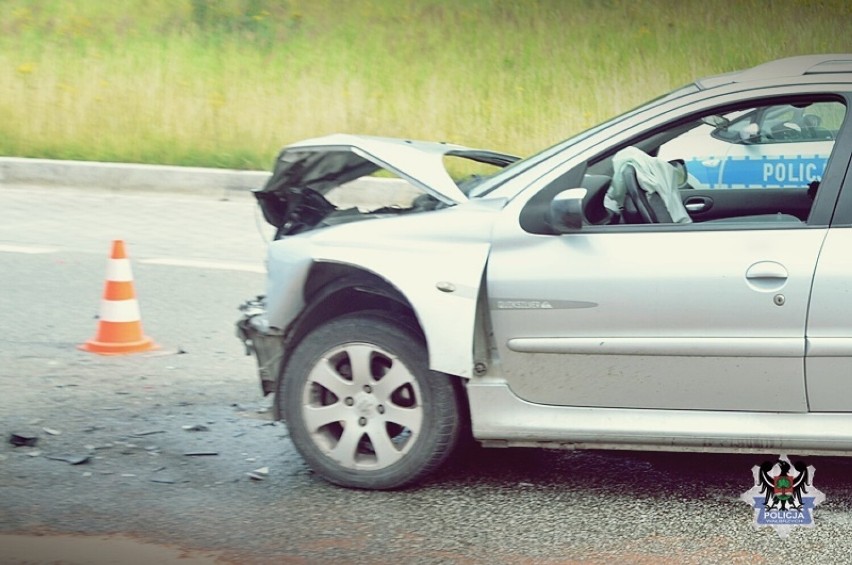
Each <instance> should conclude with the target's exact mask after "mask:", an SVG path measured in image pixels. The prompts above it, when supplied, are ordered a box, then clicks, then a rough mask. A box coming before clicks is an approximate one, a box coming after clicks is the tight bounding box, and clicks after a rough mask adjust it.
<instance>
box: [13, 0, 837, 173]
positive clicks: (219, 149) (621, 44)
mask: <svg viewBox="0 0 852 565" xmlns="http://www.w3.org/2000/svg"><path fill="white" fill-rule="evenodd" d="M850 32H852V7H850V5H849V3H848V2H845V1H839V0H826V1H809V2H804V1H802V2H789V1H788V2H783V1H781V2H779V1H773V2H769V1H757V0H747V1H740V2H722V1H713V0H705V1H701V2H698V1H681V2H668V1H663V0H646V1H641V0H637V1H635V2H629V1H625V2H622V1H616V0H611V1H607V0H601V1H592V0H587V1H580V0H577V1H546V0H537V1H535V0H527V1H520V2H516V1H504V0H456V1H446V0H374V1H360V2H358V1H349V2H342V1H332V0H303V1H302V0H290V1H282V0H222V1H219V2H215V1H213V0H183V1H178V0H122V1H121V2H116V1H114V0H113V1H111V2H108V1H105V0H87V1H85V2H68V1H67V0H62V1H59V0H53V1H51V0H0V154H2V155H16V156H25V157H46V158H59V159H83V160H103V161H123V162H140V163H163V164H178V165H199V166H213V167H231V168H250V169H267V168H268V167H269V165H270V164H271V162H272V160H273V158H274V156H275V154H276V152H277V151H278V149H279V148H280V147H281V146H283V145H285V144H287V143H290V142H292V141H295V140H298V139H303V138H306V137H312V136H318V135H325V134H328V133H332V132H350V133H365V134H373V135H389V136H404V137H413V138H420V139H434V140H448V141H455V142H458V143H463V144H467V145H473V146H480V147H487V148H493V149H499V150H503V151H507V152H511V153H517V154H522V155H523V154H528V153H530V152H532V151H534V150H536V149H539V148H541V147H543V146H546V145H549V144H552V143H554V142H556V141H558V140H560V139H563V138H565V137H567V136H569V135H570V134H572V133H575V132H577V131H580V130H582V129H584V128H586V127H588V126H590V125H592V124H594V123H596V122H599V121H601V120H603V119H605V118H608V117H610V116H612V115H614V114H617V113H620V112H623V111H625V110H627V109H629V108H631V107H633V106H635V105H637V104H639V103H641V102H642V101H644V100H647V99H649V98H651V97H653V96H656V95H659V94H662V93H664V92H666V91H668V90H670V89H672V88H674V87H677V86H680V85H682V84H685V83H687V82H690V81H691V80H692V79H694V78H696V77H698V76H705V75H711V74H717V73H721V72H726V71H731V70H735V69H740V68H743V67H748V66H751V65H755V64H758V63H761V62H763V61H766V60H769V59H775V58H778V57H784V56H791V55H797V54H806V53H820V52H849V51H852V33H850Z"/></svg>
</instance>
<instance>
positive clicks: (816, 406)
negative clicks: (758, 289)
mask: <svg viewBox="0 0 852 565" xmlns="http://www.w3.org/2000/svg"><path fill="white" fill-rule="evenodd" d="M837 145H838V147H845V148H846V153H845V154H844V155H843V158H844V160H845V163H846V164H847V168H846V169H845V170H844V171H843V172H845V173H846V176H845V180H844V183H843V190H842V192H841V194H840V199H839V200H838V204H837V210H836V212H835V214H834V217H833V220H832V227H831V229H830V230H829V234H828V236H827V237H826V240H825V244H824V245H823V248H822V252H821V253H820V257H819V262H818V264H817V269H816V274H815V277H814V286H813V292H812V296H811V307H810V313H809V316H808V327H807V357H806V360H805V376H806V382H807V392H808V402H809V407H810V410H811V411H812V412H852V300H850V297H852V256H850V252H849V250H850V249H852V174H850V172H852V171H850V169H849V162H850V155H849V151H850V149H852V128H849V127H848V126H847V128H846V130H845V131H844V132H843V133H842V134H841V136H839V137H838V139H837ZM838 157H840V155H838ZM835 173H836V174H837V176H838V177H840V172H839V171H838V170H837V169H835ZM825 180H827V179H824V181H823V182H825ZM832 182H833V181H832Z"/></svg>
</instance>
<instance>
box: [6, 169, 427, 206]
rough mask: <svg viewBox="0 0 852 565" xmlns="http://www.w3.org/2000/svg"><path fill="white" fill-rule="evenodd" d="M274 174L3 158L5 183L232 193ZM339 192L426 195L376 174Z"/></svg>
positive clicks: (395, 201)
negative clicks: (377, 176) (378, 176)
mask: <svg viewBox="0 0 852 565" xmlns="http://www.w3.org/2000/svg"><path fill="white" fill-rule="evenodd" d="M270 175H271V173H270V172H264V171H239V170H234V169H209V168H203V167H174V166H161V165H136V164H130V163H101V162H90V161H59V160H51V159H25V158H18V157H0V184H3V185H38V186H57V187H72V188H88V189H94V190H113V191H147V192H152V191H153V192H163V193H168V194H175V193H194V194H199V195H213V196H230V195H234V194H239V193H244V194H248V193H249V191H251V190H253V189H256V188H261V187H262V186H263V185H264V184H265V183H266V181H267V179H269V177H270ZM350 186H351V188H350ZM335 192H338V191H337V190H335V191H333V193H331V194H329V195H328V197H329V199H330V200H331V201H332V202H333V203H335V204H336V205H338V206H340V207H347V206H360V207H365V208H371V207H376V206H387V205H399V206H408V205H409V204H410V202H411V200H412V199H413V198H414V197H415V196H417V195H418V194H420V191H418V190H417V189H415V188H414V187H413V186H411V185H410V184H409V183H407V182H405V181H403V180H401V179H388V178H376V177H365V178H361V179H358V180H356V181H354V182H352V183H349V185H347V189H346V190H345V191H339V193H338V194H335Z"/></svg>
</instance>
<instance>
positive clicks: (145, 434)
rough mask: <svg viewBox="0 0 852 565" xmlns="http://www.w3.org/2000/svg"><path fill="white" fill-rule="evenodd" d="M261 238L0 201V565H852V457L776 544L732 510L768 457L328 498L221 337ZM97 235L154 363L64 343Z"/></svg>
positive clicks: (78, 316) (218, 226)
mask: <svg viewBox="0 0 852 565" xmlns="http://www.w3.org/2000/svg"><path fill="white" fill-rule="evenodd" d="M258 224H259V222H258V218H257V214H256V212H255V210H254V204H253V202H252V201H251V200H250V199H249V198H247V197H234V198H232V199H230V200H220V199H219V198H218V195H217V197H211V198H204V197H199V196H195V197H192V196H182V197H169V198H167V197H164V196H163V195H162V194H159V195H156V196H153V195H145V194H135V195H122V194H115V193H110V192H100V191H77V190H63V189H50V190H48V189H20V188H2V187H0V313H2V316H0V432H2V438H0V439H2V443H1V444H0V563H22V562H30V563H33V562H35V563H46V562H65V563H108V562H116V563H128V562H139V563H146V562H154V561H160V562H165V561H168V560H170V559H171V560H173V561H174V562H176V563H185V564H189V563H214V562H219V563H329V562H335V563H388V564H390V563H471V564H473V563H554V564H555V563H610V562H618V563H642V564H645V563H648V564H650V563H777V562H786V561H795V562H800V563H844V562H850V555H852V480H850V479H849V477H850V472H852V459H843V458H828V457H822V458H811V459H809V460H808V461H809V463H810V464H812V465H814V466H815V468H816V474H815V477H814V486H816V487H817V488H819V489H820V490H821V491H823V492H824V493H825V494H826V501H825V502H824V503H823V504H822V505H820V506H819V507H818V508H817V510H816V527H814V528H812V529H807V530H805V529H797V530H795V531H793V532H792V534H791V535H790V537H789V538H787V539H783V540H782V539H779V537H778V536H777V534H776V533H775V532H774V531H773V530H771V529H769V528H762V529H759V530H758V529H755V528H754V527H753V526H752V523H751V522H752V511H751V510H750V509H749V507H748V506H747V505H745V504H744V503H743V502H741V501H740V500H739V496H740V494H742V493H743V492H744V491H746V490H748V489H749V488H750V487H751V486H752V475H751V467H752V466H753V465H755V464H758V463H760V462H761V461H762V460H763V459H765V458H766V457H767V456H768V455H772V454H766V455H734V456H732V455H709V454H658V453H633V452H610V451H605V452H550V451H542V450H482V449H477V448H468V449H466V450H465V451H464V452H463V453H460V454H458V456H457V457H456V458H455V460H454V461H453V463H452V464H451V465H449V466H448V467H447V468H445V469H444V470H442V471H441V472H440V473H439V474H438V475H436V476H435V477H433V478H431V479H430V480H428V481H427V482H426V483H424V484H423V485H420V486H418V487H416V488H412V489H408V490H405V491H400V492H362V491H350V490H343V489H340V488H337V487H333V486H330V485H328V484H326V483H324V482H322V481H321V480H319V479H317V478H316V477H315V476H314V475H312V474H311V472H310V471H309V470H308V469H307V468H306V467H305V465H304V464H303V463H302V461H301V459H300V458H299V456H298V454H296V453H295V451H294V450H293V447H292V444H291V443H290V440H289V438H288V435H287V431H286V428H285V427H284V426H282V425H280V424H277V423H273V422H271V421H270V419H269V411H268V406H269V403H270V401H269V399H264V398H262V396H261V395H260V391H259V386H258V384H257V381H256V378H255V373H254V365H253V360H252V359H251V358H249V357H245V356H243V352H242V350H241V347H240V344H239V343H238V341H237V340H236V338H235V337H234V335H233V322H234V320H235V319H236V317H237V311H236V307H237V305H238V304H239V303H240V302H241V301H242V300H243V299H245V298H248V297H250V296H252V295H253V294H256V293H260V292H262V291H263V281H264V278H263V274H262V258H263V253H264V247H265V244H264V237H265V236H268V232H267V231H266V230H265V229H260V230H259V228H258ZM113 238H123V239H125V241H126V243H127V246H128V250H129V252H130V255H131V259H132V262H133V270H134V275H135V286H136V290H137V295H138V297H139V302H140V307H141V311H142V320H143V325H144V328H145V331H146V333H147V334H148V335H150V336H151V337H152V338H153V339H154V340H155V341H157V342H158V343H159V344H160V345H161V346H162V349H161V350H160V351H158V352H154V353H146V354H141V355H132V356H121V357H101V356H97V355H92V354H89V353H85V352H83V351H80V350H78V349H77V345H79V344H80V343H82V342H83V341H85V340H86V339H88V338H90V337H92V335H93V334H94V331H95V328H96V324H97V320H96V319H95V316H96V315H97V313H98V312H97V310H98V302H99V299H100V293H101V289H102V286H103V277H104V269H105V263H106V257H107V253H108V251H109V247H110V240H111V239H113ZM187 428H190V429H187ZM12 433H24V434H32V435H34V436H38V443H37V445H35V446H34V447H13V446H12V445H11V444H10V443H9V441H8V439H9V436H10V434H12ZM192 453H195V455H191V454H192ZM202 454H203V455H202ZM776 455H777V454H776ZM75 458H77V459H85V462H82V463H80V464H76V465H75V464H72V463H71V462H74V461H76V460H77V459H75ZM69 461H70V462H69ZM264 467H268V474H266V475H265V476H264V475H263V473H261V480H255V479H252V478H250V477H249V475H248V474H249V473H252V472H256V471H257V470H258V469H262V468H264ZM54 542H56V543H54ZM57 547H58V548H59V549H56V548H57ZM49 550H50V551H54V553H49ZM57 555H59V556H60V557H61V559H57V557H56V556H57Z"/></svg>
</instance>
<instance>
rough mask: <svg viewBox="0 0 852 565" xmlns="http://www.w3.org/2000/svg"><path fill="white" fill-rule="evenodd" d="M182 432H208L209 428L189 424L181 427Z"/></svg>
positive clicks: (202, 425)
mask: <svg viewBox="0 0 852 565" xmlns="http://www.w3.org/2000/svg"><path fill="white" fill-rule="evenodd" d="M181 427H182V428H183V429H184V430H186V431H188V432H209V431H210V428H208V427H207V426H205V425H204V424H191V425H186V426H181Z"/></svg>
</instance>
